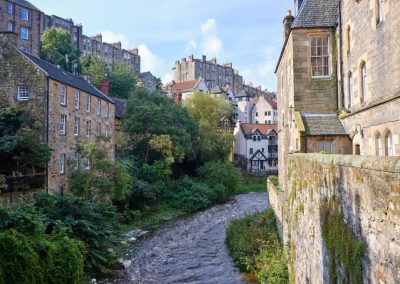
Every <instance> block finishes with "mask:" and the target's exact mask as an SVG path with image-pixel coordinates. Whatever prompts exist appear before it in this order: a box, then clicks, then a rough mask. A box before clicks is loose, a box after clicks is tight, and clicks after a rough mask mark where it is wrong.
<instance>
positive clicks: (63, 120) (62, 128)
mask: <svg viewBox="0 0 400 284" xmlns="http://www.w3.org/2000/svg"><path fill="white" fill-rule="evenodd" d="M58 126H59V128H58V130H59V132H60V134H61V135H65V134H66V133H67V115H65V114H61V115H60V122H59V124H58Z"/></svg>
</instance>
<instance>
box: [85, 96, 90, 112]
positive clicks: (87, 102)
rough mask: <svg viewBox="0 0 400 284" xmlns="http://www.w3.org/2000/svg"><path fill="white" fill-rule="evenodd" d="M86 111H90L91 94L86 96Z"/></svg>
mask: <svg viewBox="0 0 400 284" xmlns="http://www.w3.org/2000/svg"><path fill="white" fill-rule="evenodd" d="M86 112H90V96H86Z"/></svg>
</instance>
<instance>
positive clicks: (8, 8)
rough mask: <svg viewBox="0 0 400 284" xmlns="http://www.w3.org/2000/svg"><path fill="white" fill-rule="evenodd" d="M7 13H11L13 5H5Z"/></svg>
mask: <svg viewBox="0 0 400 284" xmlns="http://www.w3.org/2000/svg"><path fill="white" fill-rule="evenodd" d="M7 13H8V14H10V15H11V14H12V13H13V5H12V4H8V5H7Z"/></svg>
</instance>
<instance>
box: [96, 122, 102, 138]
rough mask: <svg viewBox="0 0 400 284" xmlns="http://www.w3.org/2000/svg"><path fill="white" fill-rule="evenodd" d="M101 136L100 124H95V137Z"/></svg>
mask: <svg viewBox="0 0 400 284" xmlns="http://www.w3.org/2000/svg"><path fill="white" fill-rule="evenodd" d="M100 135H101V124H100V123H96V137H100Z"/></svg>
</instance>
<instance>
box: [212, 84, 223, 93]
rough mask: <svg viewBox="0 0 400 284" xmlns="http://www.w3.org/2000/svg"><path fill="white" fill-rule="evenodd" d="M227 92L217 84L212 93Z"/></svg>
mask: <svg viewBox="0 0 400 284" xmlns="http://www.w3.org/2000/svg"><path fill="white" fill-rule="evenodd" d="M222 93H226V91H225V90H223V89H222V88H221V87H220V86H215V87H214V88H212V89H211V94H222Z"/></svg>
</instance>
